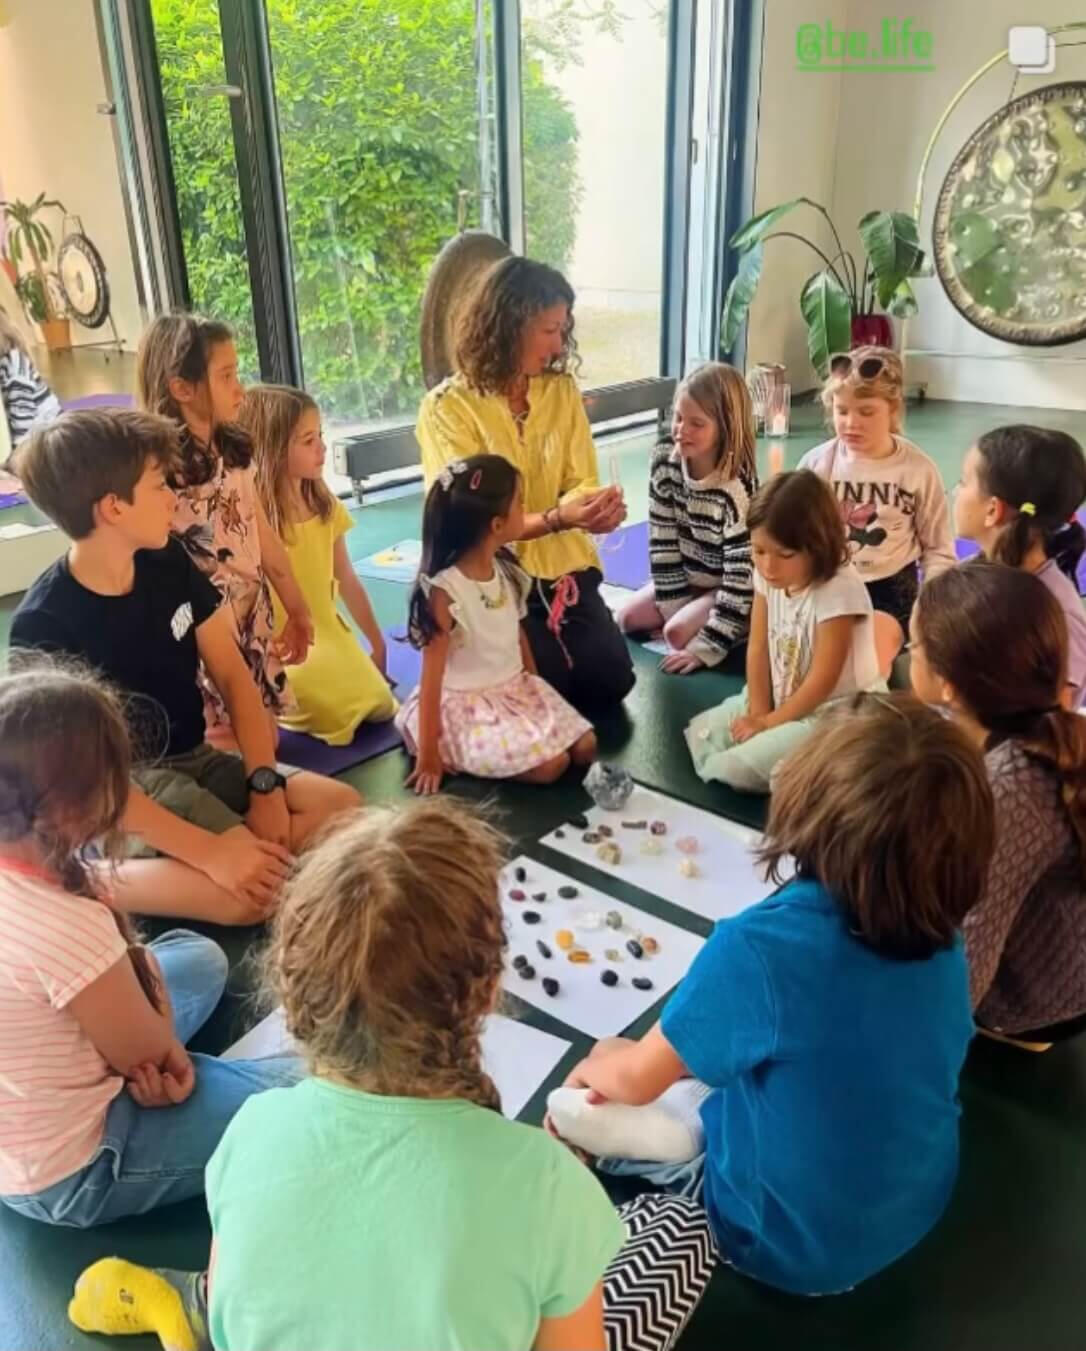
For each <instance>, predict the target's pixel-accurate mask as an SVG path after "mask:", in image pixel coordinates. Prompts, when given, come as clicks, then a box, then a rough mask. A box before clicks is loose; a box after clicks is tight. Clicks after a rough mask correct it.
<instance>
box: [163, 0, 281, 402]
mask: <svg viewBox="0 0 1086 1351" xmlns="http://www.w3.org/2000/svg"><path fill="white" fill-rule="evenodd" d="M151 13H152V16H153V18H154V26H155V43H156V45H157V48H158V71H159V79H160V82H161V86H162V100H163V104H164V108H165V114H166V129H167V133H168V136H169V142H170V154H171V157H172V160H173V176H174V184H175V190H176V195H177V214H178V218H179V223H180V227H181V243H182V246H183V249H184V255H185V265H186V269H187V272H188V283H189V298H190V300H191V303H192V305H193V307H194V308H195V309H196V310H199V311H200V312H201V313H203V314H207V315H210V316H211V317H213V318H215V319H223V320H225V321H226V322H227V323H229V324H231V325H232V326H233V328H234V330H235V332H236V334H237V339H238V357H239V361H240V366H241V372H242V378H243V379H245V380H258V379H259V378H260V363H259V361H258V359H257V349H256V334H255V332H254V326H253V300H252V292H251V290H250V284H249V267H248V263H247V254H246V241H245V231H244V228H243V226H242V215H241V191H240V185H239V182H238V170H237V164H236V162H235V159H234V148H233V139H232V136H231V127H230V100H231V98H237V97H240V91H238V90H236V89H235V88H234V87H233V86H231V85H230V84H228V83H227V79H226V68H225V64H224V61H223V48H222V35H221V32H220V29H219V5H218V0H151Z"/></svg>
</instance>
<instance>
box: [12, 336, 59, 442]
mask: <svg viewBox="0 0 1086 1351" xmlns="http://www.w3.org/2000/svg"><path fill="white" fill-rule="evenodd" d="M0 399H2V400H3V404H4V412H5V413H6V414H7V419H8V427H9V429H10V431H11V445H12V449H13V450H14V449H15V448H16V447H17V446H18V444H19V442H20V441H21V440H22V439H23V437H24V436H25V435H26V434H27V432H28V431H30V429H31V428H32V427H33V426H34V425H35V424H36V423H38V422H50V421H52V419H53V418H55V417H59V416H60V403H59V402H58V400H57V396H56V395H55V394H54V393H53V391H52V390H51V389H50V388H49V386H48V385H47V384H46V383H45V381H44V380H43V379H42V378H41V376H40V375H39V374H38V368H37V367H36V366H35V365H34V363H33V361H31V360H30V358H29V357H28V356H27V354H26V353H25V352H22V351H20V350H19V348H18V347H12V348H11V349H10V350H9V351H8V352H6V353H5V354H4V355H3V356H0Z"/></svg>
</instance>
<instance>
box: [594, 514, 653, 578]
mask: <svg viewBox="0 0 1086 1351" xmlns="http://www.w3.org/2000/svg"><path fill="white" fill-rule="evenodd" d="M596 549H597V552H598V553H599V556H600V565H601V566H602V568H603V580H604V581H605V582H608V583H610V585H611V586H624V587H625V588H626V589H627V590H628V591H636V590H637V589H638V587H640V586H644V585H645V583H646V582H647V581H648V580H649V577H650V575H651V573H650V570H649V523H648V521H635V522H634V524H633V525H621V526H619V528H618V529H617V530H615V531H613V532H612V533H611V534H610V535H606V536H604V538H603V539H599V540H597V541H596Z"/></svg>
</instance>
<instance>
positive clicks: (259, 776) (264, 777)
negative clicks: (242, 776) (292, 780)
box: [246, 765, 287, 797]
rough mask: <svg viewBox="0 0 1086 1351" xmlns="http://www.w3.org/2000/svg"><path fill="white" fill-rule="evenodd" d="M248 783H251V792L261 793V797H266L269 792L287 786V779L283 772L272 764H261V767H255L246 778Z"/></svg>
mask: <svg viewBox="0 0 1086 1351" xmlns="http://www.w3.org/2000/svg"><path fill="white" fill-rule="evenodd" d="M246 783H247V784H248V785H249V792H250V793H259V794H260V796H261V797H266V796H267V795H268V794H269V793H274V792H276V790H277V789H279V788H285V787H286V786H287V781H286V779H284V778H283V776H282V774H280V773H279V771H278V770H277V769H273V768H272V767H271V766H270V765H261V766H260V768H259V769H254V770H253V772H252V773H251V774H250V775H249V777H248V779H246Z"/></svg>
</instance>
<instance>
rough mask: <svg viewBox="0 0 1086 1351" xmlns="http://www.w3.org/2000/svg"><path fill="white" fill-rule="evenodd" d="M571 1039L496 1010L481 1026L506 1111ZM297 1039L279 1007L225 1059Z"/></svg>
mask: <svg viewBox="0 0 1086 1351" xmlns="http://www.w3.org/2000/svg"><path fill="white" fill-rule="evenodd" d="M569 1047H570V1043H569V1042H568V1041H564V1040H563V1039H562V1038H561V1037H556V1036H553V1035H552V1034H551V1033H550V1032H541V1031H540V1030H539V1029H538V1028H536V1027H529V1026H528V1025H527V1024H526V1023H520V1022H517V1021H516V1019H514V1018H506V1017H504V1016H503V1015H502V1014H500V1013H492V1014H491V1015H490V1017H489V1018H488V1019H487V1020H486V1025H485V1027H484V1028H483V1065H484V1066H485V1067H486V1072H487V1073H488V1074H489V1075H490V1077H491V1078H492V1079H493V1080H494V1083H495V1085H496V1086H497V1089H498V1092H499V1093H500V1094H501V1100H502V1112H503V1113H504V1114H505V1115H506V1116H507V1117H508V1118H509V1119H510V1120H512V1119H513V1118H514V1117H517V1116H519V1115H520V1114H521V1112H522V1111H523V1110H524V1108H525V1107H526V1106H527V1104H528V1101H529V1099H530V1098H531V1097H532V1095H533V1094H534V1093H535V1091H536V1089H537V1088H538V1087H539V1086H540V1084H541V1083H543V1081H544V1080H545V1079H546V1078H547V1076H548V1075H549V1074H550V1073H551V1071H552V1070H553V1069H554V1067H555V1066H556V1065H557V1064H558V1062H559V1061H560V1060H561V1059H562V1057H563V1056H564V1055H565V1053H566V1052H567V1051H568V1050H569ZM293 1050H294V1044H293V1042H292V1041H291V1039H290V1037H289V1036H288V1035H287V1030H286V1028H285V1027H284V1026H283V1010H282V1009H275V1010H274V1011H273V1012H272V1013H269V1014H268V1016H267V1017H266V1018H264V1019H263V1020H262V1021H261V1022H259V1023H257V1025H256V1026H255V1027H253V1028H251V1029H250V1030H249V1031H248V1032H246V1034H245V1035H244V1036H243V1037H241V1038H239V1040H237V1041H236V1042H235V1043H234V1044H233V1046H231V1047H229V1049H227V1050H225V1051H224V1052H223V1053H222V1059H223V1060H260V1059H263V1058H264V1057H265V1056H270V1055H284V1054H290V1052H291V1051H293Z"/></svg>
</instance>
